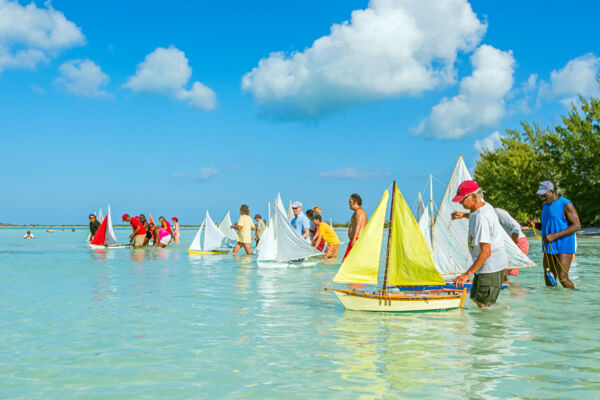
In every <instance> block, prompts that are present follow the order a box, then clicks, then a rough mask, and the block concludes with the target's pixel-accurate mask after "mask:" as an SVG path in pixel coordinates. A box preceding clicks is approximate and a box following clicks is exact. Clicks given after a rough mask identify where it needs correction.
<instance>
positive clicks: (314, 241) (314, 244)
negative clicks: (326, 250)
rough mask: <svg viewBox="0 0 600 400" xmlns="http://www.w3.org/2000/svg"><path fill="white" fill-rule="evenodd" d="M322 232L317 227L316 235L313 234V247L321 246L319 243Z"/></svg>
mask: <svg viewBox="0 0 600 400" xmlns="http://www.w3.org/2000/svg"><path fill="white" fill-rule="evenodd" d="M321 237H322V236H321V232H320V231H319V230H318V229H317V231H316V232H315V236H313V241H312V245H313V247H314V248H315V249H316V248H317V247H319V243H321Z"/></svg>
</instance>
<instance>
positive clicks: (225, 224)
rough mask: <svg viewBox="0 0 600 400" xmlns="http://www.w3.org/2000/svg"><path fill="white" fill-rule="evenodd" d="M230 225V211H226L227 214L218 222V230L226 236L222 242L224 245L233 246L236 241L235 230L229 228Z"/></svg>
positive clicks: (231, 223)
mask: <svg viewBox="0 0 600 400" xmlns="http://www.w3.org/2000/svg"><path fill="white" fill-rule="evenodd" d="M231 225H233V222H231V213H230V212H229V211H227V214H225V216H224V217H223V219H222V220H221V222H219V230H220V231H221V232H223V235H225V237H226V238H227V240H226V241H225V244H224V245H225V246H226V247H233V246H235V244H236V243H237V232H236V231H234V230H233V229H232V228H231Z"/></svg>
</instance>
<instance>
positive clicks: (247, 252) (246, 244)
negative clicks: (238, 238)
mask: <svg viewBox="0 0 600 400" xmlns="http://www.w3.org/2000/svg"><path fill="white" fill-rule="evenodd" d="M244 250H246V254H248V255H249V256H250V255H252V249H250V243H244Z"/></svg>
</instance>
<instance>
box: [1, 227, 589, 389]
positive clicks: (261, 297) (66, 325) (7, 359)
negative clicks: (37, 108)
mask: <svg viewBox="0 0 600 400" xmlns="http://www.w3.org/2000/svg"><path fill="white" fill-rule="evenodd" d="M24 233H25V230H23V229H0V255H1V257H2V261H1V263H0V268H1V271H2V280H1V281H0V304H1V305H2V310H3V312H2V322H0V398H13V399H14V398H23V399H30V398H45V399H48V398H67V397H69V398H70V397H85V398H144V397H146V398H167V397H168V398H224V397H230V398H231V397H233V398H241V399H251V398H282V397H283V396H285V398H286V399H291V398H298V399H307V398H318V397H322V398H327V399H330V398H339V399H342V398H343V399H348V398H364V399H372V398H373V399H377V398H415V397H433V396H435V397H443V398H448V399H462V398H465V397H470V398H490V399H492V398H507V397H520V398H560V399H564V398H573V399H585V398H599V397H600V333H599V330H598V328H597V320H598V317H600V296H598V293H597V290H596V287H597V286H598V285H599V284H600V240H598V239H579V253H580V254H579V255H578V256H577V266H576V267H574V268H573V270H572V273H571V276H572V279H573V281H574V283H575V285H576V286H577V287H578V288H579V289H580V290H577V291H569V290H566V289H550V288H545V287H544V286H543V277H542V275H541V271H540V269H539V268H536V269H527V270H522V271H521V273H520V275H519V276H518V277H517V278H516V279H514V281H515V282H517V283H516V284H515V285H513V287H512V288H510V289H508V290H505V291H503V293H502V294H501V297H500V300H499V304H498V305H497V306H495V307H493V308H491V309H489V310H479V309H477V308H476V307H475V306H474V305H473V304H469V303H468V304H467V306H466V308H465V309H464V310H456V311H448V312H432V313H423V314H414V313H413V314H385V313H383V314H381V313H366V312H354V311H345V310H344V309H343V307H342V306H341V304H340V303H339V302H338V301H337V299H336V298H335V296H334V295H333V294H331V293H330V292H324V291H323V290H322V289H323V287H324V286H326V285H327V284H328V283H329V282H330V280H331V278H332V276H333V275H334V274H335V272H336V271H337V268H338V265H339V264H333V265H320V266H319V267H317V268H306V269H284V270H278V269H258V268H257V267H256V265H255V258H251V257H247V256H238V257H234V256H232V255H230V254H226V255H216V256H210V257H188V255H187V252H186V248H187V245H188V244H189V242H191V239H192V238H193V235H194V233H195V232H194V231H193V230H184V231H183V237H182V243H181V244H180V245H177V246H175V247H173V248H168V249H161V250H129V249H110V250H90V249H89V247H88V246H87V244H86V243H85V238H86V236H87V232H86V230H84V229H79V230H77V231H76V232H75V233H73V232H70V230H65V231H64V232H62V231H60V229H57V231H56V232H55V233H52V234H50V233H45V232H44V231H43V230H33V233H34V234H35V235H36V239H34V240H23V239H22V237H23V234H24ZM128 233H129V232H128V230H121V229H118V230H117V236H118V237H120V238H122V239H124V238H126V236H127V235H128ZM531 257H532V259H533V260H534V261H536V262H538V263H539V262H540V244H539V242H537V241H535V240H532V242H531Z"/></svg>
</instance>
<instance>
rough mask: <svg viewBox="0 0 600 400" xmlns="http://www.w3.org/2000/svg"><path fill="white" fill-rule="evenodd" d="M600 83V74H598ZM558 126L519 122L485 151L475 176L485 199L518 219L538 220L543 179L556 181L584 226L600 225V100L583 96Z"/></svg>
mask: <svg viewBox="0 0 600 400" xmlns="http://www.w3.org/2000/svg"><path fill="white" fill-rule="evenodd" d="M598 81H599V83H600V77H599V78H598ZM579 100H580V104H579V105H578V106H576V105H575V104H571V108H570V110H569V111H568V112H567V114H566V115H563V116H561V119H562V123H561V124H559V125H557V126H555V127H548V128H541V127H540V126H539V125H537V124H535V123H533V124H531V123H528V122H524V121H521V128H522V130H517V129H515V130H512V129H506V136H504V137H502V138H501V142H500V146H499V147H497V148H494V149H487V150H484V151H483V152H482V153H481V159H480V160H479V161H478V162H477V164H476V166H475V180H477V182H478V183H479V184H480V186H481V187H482V188H483V189H484V191H485V193H486V194H485V196H486V199H488V200H489V201H490V203H491V204H493V205H494V206H495V207H500V208H504V209H505V210H506V211H508V212H509V213H510V214H511V215H513V216H515V218H517V219H518V220H519V221H521V222H525V221H528V220H530V219H539V218H540V213H541V208H542V202H541V201H540V198H539V196H538V195H537V194H536V190H537V187H538V185H539V184H540V182H542V181H545V180H549V181H552V182H553V183H554V184H555V185H556V186H557V188H558V193H559V194H561V195H563V196H564V197H566V198H568V199H569V200H571V201H572V202H573V204H574V205H575V208H576V209H577V213H578V214H579V218H580V219H581V223H582V225H583V226H586V227H590V226H598V225H600V202H599V201H598V198H600V99H599V98H595V97H591V98H589V99H587V100H586V99H585V98H583V97H581V96H580V97H579Z"/></svg>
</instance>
